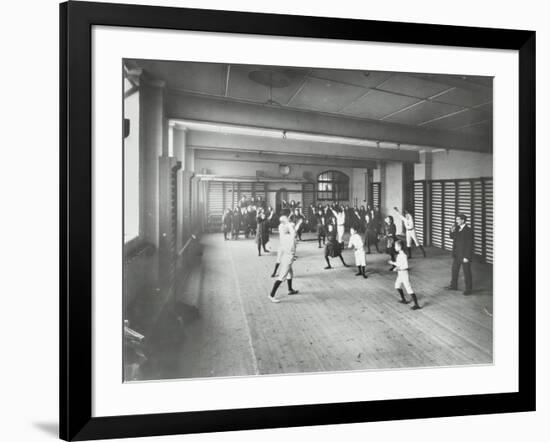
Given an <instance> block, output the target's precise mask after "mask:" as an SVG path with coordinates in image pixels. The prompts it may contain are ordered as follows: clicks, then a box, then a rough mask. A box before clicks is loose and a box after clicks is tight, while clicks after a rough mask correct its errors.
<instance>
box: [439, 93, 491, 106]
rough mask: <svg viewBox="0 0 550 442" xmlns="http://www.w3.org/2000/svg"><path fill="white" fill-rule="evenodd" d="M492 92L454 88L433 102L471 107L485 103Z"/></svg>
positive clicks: (489, 99)
mask: <svg viewBox="0 0 550 442" xmlns="http://www.w3.org/2000/svg"><path fill="white" fill-rule="evenodd" d="M491 95H492V91H490V90H486V89H485V88H483V89H482V90H479V91H473V90H468V89H463V88H454V89H451V90H450V91H448V92H445V93H443V94H441V95H439V96H438V97H437V98H436V99H435V100H436V101H441V102H443V103H449V104H456V105H457V106H464V107H472V106H476V105H479V104H483V103H487V102H489V101H491V99H492V96H491Z"/></svg>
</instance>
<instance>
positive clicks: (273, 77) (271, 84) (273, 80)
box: [248, 69, 290, 106]
mask: <svg viewBox="0 0 550 442" xmlns="http://www.w3.org/2000/svg"><path fill="white" fill-rule="evenodd" d="M248 78H249V79H250V80H252V81H253V82H255V83H258V84H261V85H263V86H266V87H268V88H269V99H268V100H267V101H266V102H265V104H270V105H274V106H281V103H279V102H277V101H275V100H273V88H283V87H288V86H289V85H290V78H289V77H288V76H287V75H285V74H284V73H282V72H279V71H275V70H273V69H259V70H256V71H251V72H250V73H249V74H248Z"/></svg>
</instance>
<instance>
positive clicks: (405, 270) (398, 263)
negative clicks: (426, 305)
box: [388, 239, 422, 310]
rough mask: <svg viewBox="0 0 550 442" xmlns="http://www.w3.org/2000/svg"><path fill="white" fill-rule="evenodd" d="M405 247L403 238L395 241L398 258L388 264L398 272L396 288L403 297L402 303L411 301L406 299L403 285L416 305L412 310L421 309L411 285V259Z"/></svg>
mask: <svg viewBox="0 0 550 442" xmlns="http://www.w3.org/2000/svg"><path fill="white" fill-rule="evenodd" d="M404 248H405V245H404V243H403V240H401V239H399V240H397V241H395V251H396V252H397V258H396V259H395V261H394V260H390V261H388V264H390V265H392V266H393V267H394V270H395V271H396V272H397V279H396V280H395V288H396V290H397V292H398V293H399V296H400V297H401V300H400V301H399V302H401V303H402V304H408V303H409V302H410V301H407V300H406V299H405V294H404V293H403V289H402V288H401V286H403V287H405V290H407V293H408V294H409V296H410V297H411V298H412V300H413V302H414V305H413V306H412V307H411V308H412V310H419V309H420V308H422V307H420V306H419V305H418V299H417V298H416V294H415V293H414V290H413V289H412V287H411V282H410V281H409V260H408V258H407V255H406V254H405V251H404V250H403V249H404Z"/></svg>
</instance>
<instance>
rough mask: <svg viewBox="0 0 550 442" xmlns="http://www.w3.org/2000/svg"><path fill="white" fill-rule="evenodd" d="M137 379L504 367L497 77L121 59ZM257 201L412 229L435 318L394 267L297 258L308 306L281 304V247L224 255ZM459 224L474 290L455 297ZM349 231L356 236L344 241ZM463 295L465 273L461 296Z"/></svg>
mask: <svg viewBox="0 0 550 442" xmlns="http://www.w3.org/2000/svg"><path fill="white" fill-rule="evenodd" d="M122 71H123V83H124V90H123V102H124V140H123V149H124V289H123V301H124V315H125V317H124V318H123V320H124V326H125V328H124V330H125V334H124V349H125V350H124V361H123V365H124V374H125V381H128V382H129V381H143V380H152V379H183V378H205V377H228V376H254V375H289V374H299V373H313V372H332V371H346V370H386V369H402V368H410V369H420V368H424V367H434V366H437V367H446V366H457V365H476V364H491V363H492V362H493V316H492V315H493V290H492V285H493V279H492V271H493V179H492V178H493V154H492V150H493V149H492V143H493V140H492V131H493V128H492V121H493V118H492V108H493V102H492V97H493V86H492V85H493V79H492V78H489V77H475V76H462V75H439V74H430V73H400V72H381V71H354V70H345V69H324V68H306V67H284V66H252V65H233V64H222V63H200V62H185V61H155V60H139V59H125V60H123V69H122ZM243 197H244V198H245V199H253V200H262V201H264V202H265V204H267V205H269V206H271V207H272V208H273V209H274V210H275V214H276V216H278V214H279V213H280V211H281V209H282V207H283V206H284V204H285V202H289V201H294V202H295V203H296V204H299V206H300V207H301V208H302V209H303V211H304V215H307V211H308V210H310V207H311V206H312V205H314V206H317V205H318V204H322V205H327V204H333V203H338V204H340V205H348V206H350V207H355V206H357V207H360V206H367V205H369V206H370V207H378V208H379V209H380V212H381V213H382V216H386V215H393V216H394V218H395V220H396V227H397V234H398V236H400V237H403V235H404V234H405V231H404V226H403V223H402V222H401V221H400V220H399V219H398V218H397V217H396V216H395V213H394V209H393V208H394V207H398V208H399V209H404V208H406V209H407V210H409V211H410V212H411V213H412V215H413V216H414V222H415V230H416V234H417V237H418V239H419V241H420V243H421V244H422V245H423V246H424V248H425V250H426V255H427V256H426V257H425V258H423V257H422V255H421V254H420V253H419V251H418V250H417V249H415V248H413V258H412V259H411V260H410V261H409V266H410V277H411V282H412V285H413V286H414V287H415V291H416V293H417V295H418V298H419V301H420V303H421V304H422V309H421V310H418V311H411V310H410V308H408V307H407V306H403V305H401V304H399V303H398V302H397V300H398V298H397V294H396V292H395V289H394V280H395V273H394V272H390V271H388V265H387V261H388V259H389V258H388V255H387V254H385V253H376V251H374V250H373V251H372V253H370V254H368V255H367V271H368V274H369V277H368V279H363V278H356V277H354V270H355V268H354V267H353V252H352V251H351V250H349V249H346V250H345V251H344V252H343V256H344V257H345V259H346V261H348V262H349V263H350V264H351V267H350V268H345V267H343V266H341V265H340V264H339V263H338V262H335V263H334V269H332V270H330V271H326V270H324V257H323V251H322V250H321V249H320V248H318V246H317V237H316V233H315V232H314V231H305V232H304V234H303V238H302V240H301V241H299V242H298V244H297V252H296V253H297V260H296V262H295V264H294V273H295V276H294V287H295V288H296V289H299V295H296V296H292V297H291V296H286V295H285V290H282V289H283V287H281V302H280V303H279V304H276V305H275V304H272V303H270V302H269V300H268V294H269V291H270V290H271V287H272V285H273V281H274V279H273V278H271V272H272V270H273V266H274V264H275V261H276V255H277V248H278V234H277V229H276V228H274V229H273V231H272V233H271V235H270V241H269V243H268V249H269V251H270V252H269V253H267V254H262V256H258V255H257V253H256V247H255V243H254V238H245V237H244V235H241V237H240V238H239V239H238V240H224V237H223V233H222V231H221V226H222V216H223V213H224V211H225V210H226V209H233V208H234V207H237V206H238V204H239V201H241V200H242V199H243ZM458 213H462V214H465V215H466V216H467V224H468V225H469V226H470V227H472V229H473V236H474V254H475V257H474V262H473V263H472V273H473V286H474V292H473V293H472V294H471V295H469V296H464V295H463V294H462V291H450V290H446V289H445V287H446V286H448V285H449V281H450V278H451V263H452V256H451V251H452V246H453V244H452V240H451V239H450V237H449V235H448V231H449V229H450V228H451V227H452V226H453V225H454V222H455V216H456V214H458ZM348 235H349V233H346V238H347V236H348ZM463 285H464V280H463V276H462V272H461V274H460V277H459V288H460V289H462V288H463Z"/></svg>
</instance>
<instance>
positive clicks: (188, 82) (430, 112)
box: [127, 60, 493, 135]
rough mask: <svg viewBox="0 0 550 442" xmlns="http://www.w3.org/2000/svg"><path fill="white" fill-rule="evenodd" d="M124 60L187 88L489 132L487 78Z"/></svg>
mask: <svg viewBox="0 0 550 442" xmlns="http://www.w3.org/2000/svg"><path fill="white" fill-rule="evenodd" d="M127 66H128V67H131V68H136V67H137V68H141V69H143V70H144V71H145V73H146V75H148V76H150V77H152V78H155V79H159V80H163V81H165V82H166V84H167V87H168V88H169V89H173V90H179V91H184V92H188V93H193V94H201V95H208V96H216V97H223V98H225V99H227V100H238V101H246V102H253V103H259V104H264V105H268V106H277V107H279V106H280V107H283V108H292V109H301V110H306V111H310V112H321V113H328V114H336V115H340V116H347V117H352V118H355V119H368V120H379V121H385V122H389V123H397V124H402V125H407V126H420V127H424V128H426V129H437V130H445V131H458V132H462V133H465V134H475V135H490V134H491V132H492V108H493V104H492V97H493V86H492V84H493V79H492V77H479V76H455V75H438V74H420V73H398V72H379V71H353V70H340V69H317V68H311V69H310V68H289V67H272V66H253V65H234V64H215V63H197V62H170V61H151V60H131V61H127ZM259 70H269V71H273V72H276V73H279V74H282V75H283V77H284V78H285V85H284V86H283V87H272V88H270V87H269V86H266V85H263V84H260V83H258V82H255V81H253V80H251V79H250V77H249V74H250V73H251V72H254V71H259Z"/></svg>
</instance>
